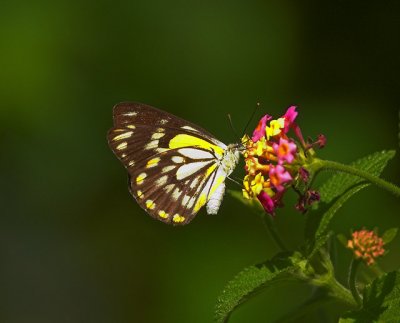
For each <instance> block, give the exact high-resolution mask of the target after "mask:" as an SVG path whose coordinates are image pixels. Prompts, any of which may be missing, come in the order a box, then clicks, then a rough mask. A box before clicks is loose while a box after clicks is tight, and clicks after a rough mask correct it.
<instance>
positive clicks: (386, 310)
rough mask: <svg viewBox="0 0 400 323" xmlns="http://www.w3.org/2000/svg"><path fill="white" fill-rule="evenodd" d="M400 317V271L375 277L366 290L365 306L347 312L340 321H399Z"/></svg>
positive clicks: (346, 322) (348, 322)
mask: <svg viewBox="0 0 400 323" xmlns="http://www.w3.org/2000/svg"><path fill="white" fill-rule="evenodd" d="M399 317H400V271H393V272H390V273H388V274H385V275H383V276H381V277H379V278H377V279H375V280H374V281H373V282H372V283H371V284H370V285H368V286H367V287H366V288H365V290H364V298H363V306H362V308H361V309H360V310H358V311H352V312H349V313H346V314H345V315H344V316H343V317H342V318H341V319H340V321H339V322H341V323H350V322H357V323H358V322H360V323H361V322H362V323H364V322H398V321H399Z"/></svg>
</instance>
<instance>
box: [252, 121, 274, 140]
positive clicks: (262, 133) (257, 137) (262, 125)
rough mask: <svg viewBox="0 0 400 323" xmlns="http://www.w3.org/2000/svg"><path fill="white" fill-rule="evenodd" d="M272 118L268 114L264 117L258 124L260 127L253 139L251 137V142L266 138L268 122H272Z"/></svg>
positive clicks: (257, 128) (255, 131) (254, 133)
mask: <svg viewBox="0 0 400 323" xmlns="http://www.w3.org/2000/svg"><path fill="white" fill-rule="evenodd" d="M271 119H272V117H271V116H270V115H268V114H266V115H265V116H263V117H262V118H261V120H260V121H259V122H258V125H257V127H256V129H255V130H254V132H253V137H251V140H252V141H253V142H257V141H259V140H260V139H261V138H262V137H264V136H265V127H266V125H267V121H269V120H271Z"/></svg>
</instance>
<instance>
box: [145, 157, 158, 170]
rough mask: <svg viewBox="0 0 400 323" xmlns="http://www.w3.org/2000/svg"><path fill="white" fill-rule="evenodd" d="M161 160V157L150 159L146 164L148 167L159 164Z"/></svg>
mask: <svg viewBox="0 0 400 323" xmlns="http://www.w3.org/2000/svg"><path fill="white" fill-rule="evenodd" d="M159 161H160V157H156V158H153V159H150V160H149V161H148V162H147V164H146V168H150V167H154V166H157V164H158V162H159Z"/></svg>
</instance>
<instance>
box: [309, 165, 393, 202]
mask: <svg viewBox="0 0 400 323" xmlns="http://www.w3.org/2000/svg"><path fill="white" fill-rule="evenodd" d="M314 163H315V164H316V165H317V167H316V168H317V169H321V170H324V169H325V170H327V169H330V170H334V171H339V172H344V173H348V174H351V175H355V176H358V177H361V178H364V179H366V180H367V181H369V182H371V183H372V184H375V185H376V186H378V187H380V188H382V189H385V190H387V191H388V192H390V193H392V194H393V195H395V196H397V197H400V187H398V186H396V185H394V184H392V183H390V182H387V181H385V180H383V179H382V178H380V177H378V176H374V175H371V173H368V172H366V171H363V170H361V169H358V168H355V167H353V166H349V165H344V164H341V163H337V162H334V161H330V160H321V159H317V160H315V161H314Z"/></svg>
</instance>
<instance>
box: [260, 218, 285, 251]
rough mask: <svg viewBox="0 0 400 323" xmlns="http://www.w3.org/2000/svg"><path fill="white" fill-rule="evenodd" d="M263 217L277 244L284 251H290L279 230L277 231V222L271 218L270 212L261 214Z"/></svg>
mask: <svg viewBox="0 0 400 323" xmlns="http://www.w3.org/2000/svg"><path fill="white" fill-rule="evenodd" d="M261 218H262V220H263V222H264V224H265V227H266V228H267V231H268V232H269V234H270V236H271V238H272V240H273V241H274V242H275V244H276V246H277V247H278V248H279V249H281V250H282V251H288V248H287V247H286V245H285V244H284V242H283V241H282V239H281V238H280V236H279V234H278V232H277V231H276V228H275V224H274V223H273V220H272V219H271V217H270V215H269V214H265V213H264V212H263V213H262V214H261Z"/></svg>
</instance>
